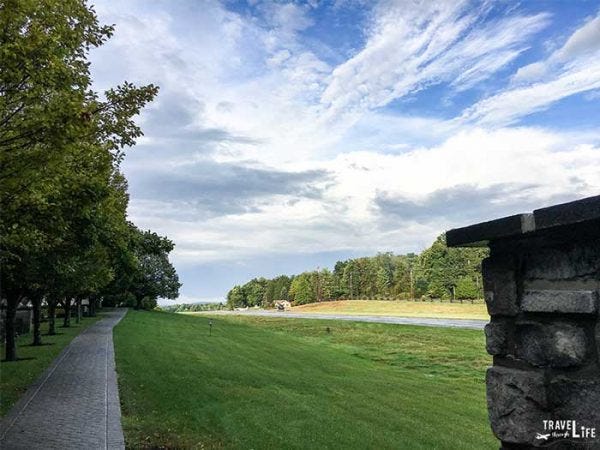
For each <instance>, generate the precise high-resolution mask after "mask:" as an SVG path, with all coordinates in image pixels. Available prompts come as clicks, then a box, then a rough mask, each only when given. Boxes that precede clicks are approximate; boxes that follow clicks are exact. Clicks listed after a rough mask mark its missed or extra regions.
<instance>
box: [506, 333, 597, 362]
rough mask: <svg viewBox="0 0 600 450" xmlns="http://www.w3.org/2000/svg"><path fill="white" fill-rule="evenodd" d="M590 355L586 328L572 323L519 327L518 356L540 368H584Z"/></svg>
mask: <svg viewBox="0 0 600 450" xmlns="http://www.w3.org/2000/svg"><path fill="white" fill-rule="evenodd" d="M587 355H588V341H587V338H586V335H585V331H584V330H583V328H581V327H579V326H576V325H571V324H568V323H553V324H551V325H546V324H542V323H537V322H527V323H520V324H517V357H519V358H521V359H524V360H525V361H527V362H528V363H530V364H532V365H534V366H538V367H557V368H561V367H572V366H578V365H582V364H583V363H584V362H585V360H586V357H587Z"/></svg>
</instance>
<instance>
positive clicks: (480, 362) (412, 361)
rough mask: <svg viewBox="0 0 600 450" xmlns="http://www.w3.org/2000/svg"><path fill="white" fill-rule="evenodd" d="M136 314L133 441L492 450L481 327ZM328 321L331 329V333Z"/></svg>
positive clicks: (127, 340)
mask: <svg viewBox="0 0 600 450" xmlns="http://www.w3.org/2000/svg"><path fill="white" fill-rule="evenodd" d="M212 321H213V332H212V336H210V337H209V336H208V318H207V317H198V316H196V317H193V316H185V315H179V314H167V313H157V312H138V311H130V312H129V313H128V314H127V316H126V317H125V318H124V319H123V320H122V321H121V322H120V323H119V325H117V327H116V329H115V332H114V337H115V346H116V358H117V371H118V374H119V387H120V393H121V402H122V406H123V425H124V429H125V435H126V440H127V446H128V447H130V448H138V447H147V448H240V449H269V448H272V449H292V448H311V449H312V448H319V449H323V448H336V449H338V448H339V449H354V448H357V449H365V448H372V449H385V448H389V449H397V448H407V449H460V448H464V449H485V448H497V446H498V445H497V442H496V441H495V439H494V438H493V436H492V434H491V432H490V430H489V426H488V420H487V413H486V406H485V388H484V369H485V367H486V366H487V365H488V364H489V363H490V360H489V358H488V357H487V356H485V352H484V342H483V335H482V332H480V331H472V330H456V329H443V328H427V327H411V326H396V325H385V324H371V323H348V322H339V321H320V320H301V319H295V320H285V319H273V318H258V317H239V316H232V317H229V316H228V317H223V316H219V317H216V318H213V319H212ZM327 327H329V329H330V332H329V333H328V332H327Z"/></svg>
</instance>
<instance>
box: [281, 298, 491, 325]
mask: <svg viewBox="0 0 600 450" xmlns="http://www.w3.org/2000/svg"><path fill="white" fill-rule="evenodd" d="M292 312H298V313H319V314H354V315H369V316H401V317H439V318H444V319H483V320H489V318H490V316H489V315H488V313H487V309H486V307H485V304H484V303H474V304H471V303H470V302H468V303H467V302H465V303H437V302H409V301H405V300H398V301H381V300H340V301H335V302H322V303H310V304H308V305H301V306H294V307H293V308H292Z"/></svg>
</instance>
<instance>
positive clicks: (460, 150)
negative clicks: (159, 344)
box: [132, 128, 600, 265]
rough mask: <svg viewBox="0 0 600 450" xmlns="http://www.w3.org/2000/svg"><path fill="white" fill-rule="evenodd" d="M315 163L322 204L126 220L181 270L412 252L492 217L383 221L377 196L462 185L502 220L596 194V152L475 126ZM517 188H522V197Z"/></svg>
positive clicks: (414, 196) (532, 132)
mask: <svg viewBox="0 0 600 450" xmlns="http://www.w3.org/2000/svg"><path fill="white" fill-rule="evenodd" d="M599 137H600V136H596V141H598V138H599ZM312 165H313V167H312V168H313V169H317V168H318V169H324V170H327V171H329V172H330V173H331V174H332V177H333V181H332V182H331V183H330V184H329V186H328V188H327V189H326V190H325V192H324V194H323V197H322V198H318V199H310V198H303V199H300V200H297V201H290V200H291V199H293V196H290V195H277V196H271V197H268V198H266V199H265V201H264V202H263V203H262V204H261V205H260V208H259V209H258V210H256V211H253V212H249V213H245V214H234V215H224V216H219V217H214V218H211V219H208V220H206V221H203V222H202V224H201V225H199V224H197V223H195V222H186V221H181V220H177V219H176V218H174V214H173V213H172V211H169V210H168V209H165V208H168V204H164V205H162V204H161V203H159V202H157V203H155V204H152V205H140V204H139V203H138V202H136V201H135V199H134V201H133V204H132V216H133V218H134V220H135V221H136V223H140V224H143V226H145V227H146V226H147V227H151V228H153V229H156V230H159V231H160V232H163V233H167V234H168V235H169V236H171V237H172V238H173V239H174V240H175V241H176V242H177V244H178V245H177V249H176V252H175V261H176V262H177V263H179V264H183V265H185V264H192V263H198V262H210V261H222V260H239V259H245V258H251V257H252V256H253V255H255V254H257V252H258V253H260V254H268V253H281V254H289V253H307V254H309V253H315V252H319V251H324V250H328V251H333V250H349V249H352V250H357V249H358V250H361V251H363V252H365V253H373V252H376V251H378V250H386V249H387V250H389V249H398V250H400V251H409V250H419V249H420V248H421V247H423V246H425V245H428V244H429V243H430V241H431V240H432V239H433V238H434V237H435V236H436V235H437V234H439V233H440V232H441V231H443V230H444V229H448V228H451V227H454V226H460V225H467V224H468V223H471V222H473V221H476V220H487V219H491V218H492V217H489V210H488V209H485V210H483V211H481V210H479V209H477V208H479V206H478V205H470V204H464V205H463V206H462V208H463V209H464V218H463V219H461V217H463V215H461V214H460V213H458V214H456V215H454V216H453V217H450V218H449V217H445V216H444V215H443V214H441V212H440V211H436V210H431V211H430V212H428V213H426V214H425V216H424V217H420V218H419V220H415V219H414V218H413V217H411V216H410V215H409V214H408V212H407V215H406V217H405V218H403V217H402V213H401V212H400V213H399V214H396V213H395V215H394V216H393V217H390V216H381V215H380V213H381V212H380V211H377V209H376V203H375V202H376V200H377V198H378V197H379V196H381V195H382V193H385V195H386V196H388V197H390V198H394V197H400V198H403V199H405V200H406V199H408V200H410V201H414V202H416V203H419V202H424V201H426V200H427V198H428V196H430V195H432V194H435V193H436V192H437V191H440V190H444V189H452V188H456V187H461V186H465V185H466V186H471V187H472V189H473V190H474V191H476V190H482V191H484V193H485V195H490V196H491V197H490V198H491V199H492V200H493V201H494V202H496V208H495V209H496V210H498V211H502V213H499V214H504V213H507V214H508V213H517V212H523V211H527V210H528V209H529V208H530V207H531V205H532V204H533V205H536V206H542V205H545V204H548V203H552V202H553V201H554V200H555V199H557V198H560V199H565V198H566V199H575V198H579V197H584V196H588V195H594V194H597V193H598V192H599V191H600V178H599V177H598V174H599V173H600V147H598V146H593V145H589V144H583V143H581V142H577V141H576V140H575V139H573V136H564V135H561V134H556V133H551V132H548V131H543V130H539V129H532V128H504V129H498V130H495V131H489V130H485V129H481V128H476V129H471V130H465V131H463V132H460V133H458V134H456V135H454V136H453V137H451V138H449V139H447V140H446V141H445V142H443V143H442V144H441V145H438V146H433V147H429V148H418V149H412V150H411V151H407V152H405V153H403V154H399V155H398V154H396V155H393V154H380V153H372V152H352V153H348V154H343V155H338V156H337V157H336V158H334V159H333V160H329V161H323V162H313V163H312ZM497 186H500V187H502V186H513V188H511V190H510V191H509V192H510V193H511V196H510V197H509V198H502V193H503V190H502V189H499V190H498V189H497V188H496V187H497ZM515 186H516V188H515ZM519 186H526V187H527V191H526V192H524V193H523V194H524V195H523V196H520V195H518V192H517V190H516V189H518V187H519ZM463 190H464V189H463ZM497 190H498V192H497V193H496V191H497ZM495 193H496V195H495ZM498 195H499V196H500V200H498ZM499 201H500V204H499V203H498V202H499ZM390 222H391V223H390Z"/></svg>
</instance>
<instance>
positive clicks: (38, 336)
mask: <svg viewBox="0 0 600 450" xmlns="http://www.w3.org/2000/svg"><path fill="white" fill-rule="evenodd" d="M31 304H32V305H33V342H32V344H31V345H42V333H41V331H40V322H41V317H40V316H41V315H42V299H41V298H40V297H34V298H32V299H31Z"/></svg>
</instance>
